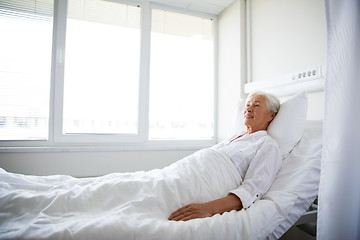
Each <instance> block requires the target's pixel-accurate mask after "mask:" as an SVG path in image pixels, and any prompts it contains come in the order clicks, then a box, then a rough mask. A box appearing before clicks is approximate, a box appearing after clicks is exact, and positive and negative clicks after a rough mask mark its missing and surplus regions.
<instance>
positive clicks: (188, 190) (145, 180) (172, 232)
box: [0, 149, 284, 240]
mask: <svg viewBox="0 0 360 240" xmlns="http://www.w3.org/2000/svg"><path fill="white" fill-rule="evenodd" d="M240 182H241V177H240V176H239V174H238V173H237V171H236V168H235V167H234V165H233V163H232V162H231V160H230V159H228V158H227V157H225V156H224V155H222V154H220V153H217V152H215V151H213V150H210V149H205V150H200V151H198V152H196V153H194V154H193V155H191V156H189V157H186V158H184V159H182V160H180V161H178V162H176V163H174V164H172V165H170V166H169V167H166V168H164V169H160V170H159V169H157V170H152V171H149V172H135V173H115V174H109V175H105V176H102V177H96V178H84V179H77V178H73V177H70V176H63V175H57V176H46V177H39V176H26V175H21V174H13V173H7V172H6V171H4V170H1V171H0V239H246V240H249V239H263V238H264V237H265V236H267V235H269V234H270V233H271V232H272V231H273V230H274V228H275V227H276V226H277V225H278V224H279V223H280V222H281V221H282V220H283V219H284V216H281V214H280V212H279V211H278V210H277V207H276V205H275V204H274V202H273V201H271V200H266V199H264V200H261V201H258V202H256V203H255V204H253V205H252V206H251V207H250V208H249V209H247V210H241V211H232V212H229V213H224V214H222V215H219V214H217V215H215V216H213V217H211V218H203V219H195V220H191V221H188V222H175V221H168V220H167V218H168V217H169V215H170V214H171V213H172V212H173V211H175V210H177V209H178V208H180V207H182V206H184V205H186V204H189V203H201V202H206V201H209V200H213V199H216V198H220V197H223V196H226V195H227V194H228V191H229V190H232V189H234V188H236V187H237V186H238V184H239V183H240Z"/></svg>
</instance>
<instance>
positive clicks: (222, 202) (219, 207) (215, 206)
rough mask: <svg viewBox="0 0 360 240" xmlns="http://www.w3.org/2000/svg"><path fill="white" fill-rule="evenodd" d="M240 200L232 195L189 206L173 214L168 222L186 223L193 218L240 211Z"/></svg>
mask: <svg viewBox="0 0 360 240" xmlns="http://www.w3.org/2000/svg"><path fill="white" fill-rule="evenodd" d="M242 207H243V206H242V203H241V200H240V199H239V198H238V197H237V196H236V195H234V194H229V195H228V196H226V197H223V198H219V199H216V200H214V201H210V202H206V203H198V204H189V205H186V206H185V207H182V208H180V209H178V210H177V211H175V212H173V213H172V214H171V215H170V217H169V220H173V221H188V220H191V219H195V218H204V217H211V216H213V215H215V214H217V213H219V214H222V213H224V212H230V211H231V210H240V209H242Z"/></svg>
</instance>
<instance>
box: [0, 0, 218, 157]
mask: <svg viewBox="0 0 360 240" xmlns="http://www.w3.org/2000/svg"><path fill="white" fill-rule="evenodd" d="M108 1H113V2H117V3H122V4H128V5H133V6H138V7H140V8H141V25H140V31H141V34H140V35H141V39H140V43H141V46H140V70H139V71H140V75H139V96H138V97H139V106H138V134H63V133H62V126H63V124H62V119H63V118H62V116H63V92H64V66H65V62H64V59H65V50H66V49H65V48H66V46H65V39H66V21H67V2H68V1H67V0H64V1H63V0H54V14H53V43H52V44H53V49H52V62H51V78H50V81H51V82H50V101H49V102H50V104H49V132H48V139H47V140H9V141H7V140H6V141H0V144H1V146H0V151H1V152H4V151H5V152H7V151H23V150H24V149H28V150H29V147H30V148H31V150H30V151H44V149H45V148H46V149H47V151H74V149H77V150H79V151H83V150H94V149H97V150H99V149H102V150H104V151H106V150H109V147H110V149H113V150H120V151H122V150H157V149H159V150H160V149H198V148H202V147H207V146H211V145H213V144H215V143H216V140H217V117H216V116H217V112H218V109H217V99H218V96H217V65H218V64H217V62H218V56H217V46H218V43H217V16H215V15H212V14H207V13H201V12H196V11H190V10H185V9H178V8H174V7H170V6H167V5H163V4H159V3H152V2H150V1H149V0H135V1H128V0H108ZM152 9H159V10H166V11H171V12H176V13H180V14H186V15H191V16H195V17H205V18H211V19H212V20H213V21H214V23H213V36H214V38H213V39H214V83H213V84H214V99H213V101H214V102H213V105H214V116H213V121H214V129H213V134H214V137H213V139H206V140H151V139H149V136H148V132H149V94H150V93H149V91H150V82H149V81H150V44H151V43H150V38H151V11H152ZM34 147H37V148H36V149H34ZM77 150H75V151H77Z"/></svg>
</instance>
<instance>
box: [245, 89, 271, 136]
mask: <svg viewBox="0 0 360 240" xmlns="http://www.w3.org/2000/svg"><path fill="white" fill-rule="evenodd" d="M267 101H268V100H267V98H266V97H265V96H263V95H254V96H252V97H251V98H250V99H249V100H248V102H247V103H246V107H245V110H244V125H245V126H246V128H247V132H248V133H253V132H257V131H260V130H266V129H267V127H268V125H269V123H270V122H271V120H273V119H274V117H275V115H276V113H270V111H269V107H268V102H267Z"/></svg>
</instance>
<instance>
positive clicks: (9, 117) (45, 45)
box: [0, 0, 53, 140]
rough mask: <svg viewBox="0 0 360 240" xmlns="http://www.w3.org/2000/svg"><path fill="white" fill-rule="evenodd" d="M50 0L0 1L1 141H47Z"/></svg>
mask: <svg viewBox="0 0 360 240" xmlns="http://www.w3.org/2000/svg"><path fill="white" fill-rule="evenodd" d="M52 12H53V1H52V0H48V1H46V0H42V1H36V0H32V1H30V0H28V1H26V0H23V1H0V29H1V37H0V140H37V139H41V140H45V139H47V138H48V122H49V94H50V76H51V51H52Z"/></svg>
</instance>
